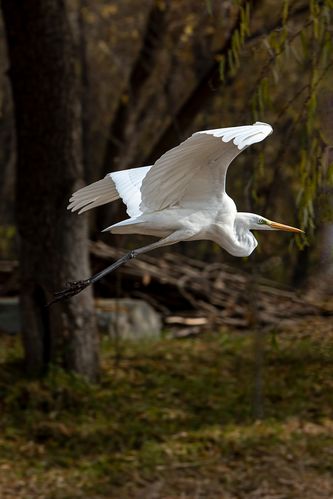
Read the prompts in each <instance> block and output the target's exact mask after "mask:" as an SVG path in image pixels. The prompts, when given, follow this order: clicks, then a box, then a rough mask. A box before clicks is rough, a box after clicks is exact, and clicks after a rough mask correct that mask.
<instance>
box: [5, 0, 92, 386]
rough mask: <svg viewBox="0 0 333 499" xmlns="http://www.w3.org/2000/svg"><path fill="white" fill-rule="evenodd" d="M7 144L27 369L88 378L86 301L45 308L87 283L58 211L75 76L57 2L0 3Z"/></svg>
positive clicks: (74, 116) (75, 161) (75, 124)
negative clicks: (13, 143)
mask: <svg viewBox="0 0 333 499" xmlns="http://www.w3.org/2000/svg"><path fill="white" fill-rule="evenodd" d="M1 5H2V10H3V16H4V22H5V28H6V34H7V41H8V54H9V61H10V70H9V74H10V80H11V85H12V94H13V101H14V109H15V122H16V139H17V188H16V220H17V229H18V233H19V238H20V251H19V255H20V256H19V257H20V268H21V310H22V327H23V329H22V334H23V343H24V348H25V356H26V361H27V366H28V369H29V371H30V372H36V373H40V372H42V371H43V370H45V368H47V366H48V365H49V363H50V362H53V363H59V364H60V365H63V366H65V367H66V368H67V369H71V370H74V371H76V372H78V373H81V374H83V375H85V376H87V377H88V378H89V379H92V380H94V379H96V377H97V374H98V350H97V348H98V344H97V336H96V328H95V318H94V314H93V303H92V296H91V294H90V293H89V292H88V293H85V294H83V295H82V296H80V297H78V298H77V299H75V300H72V301H68V302H66V303H62V304H58V305H57V306H54V307H52V308H50V309H48V308H45V304H46V303H47V302H48V301H49V299H50V298H51V296H52V292H53V291H54V290H56V289H58V288H60V287H61V286H62V285H63V282H64V281H66V280H67V279H73V280H74V279H77V278H80V277H82V275H87V274H89V265H88V253H87V224H86V220H85V219H84V218H81V219H79V220H75V223H74V220H73V219H72V217H71V216H69V215H68V213H67V212H66V204H67V199H68V197H69V196H70V194H71V193H72V192H73V191H75V190H76V189H77V188H78V187H79V186H80V185H82V174H83V169H82V161H81V160H82V158H81V129H80V124H81V119H80V102H79V95H80V88H79V73H78V71H77V69H76V68H75V54H74V44H73V37H72V33H71V29H70V25H69V22H68V12H67V10H66V4H65V2H64V1H63V0H38V1H36V2H33V3H27V2H22V1H14V2H13V1H11V0H8V1H7V0H3V1H2V2H1Z"/></svg>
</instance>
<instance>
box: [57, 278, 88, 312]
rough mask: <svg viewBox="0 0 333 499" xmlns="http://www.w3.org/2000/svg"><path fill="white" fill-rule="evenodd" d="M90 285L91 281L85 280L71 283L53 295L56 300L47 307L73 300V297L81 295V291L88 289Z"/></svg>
mask: <svg viewBox="0 0 333 499" xmlns="http://www.w3.org/2000/svg"><path fill="white" fill-rule="evenodd" d="M89 284H91V280H90V279H84V280H83V281H69V282H68V283H67V287H66V288H65V289H62V290H61V291H57V292H56V293H54V294H53V296H54V298H53V300H51V301H50V302H49V303H48V304H47V306H48V307H49V306H50V305H53V303H56V302H58V301H61V300H66V299H67V298H71V297H72V296H75V295H77V294H78V293H81V291H83V290H84V289H85V288H86V287H88V286H89Z"/></svg>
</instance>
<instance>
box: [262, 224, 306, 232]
mask: <svg viewBox="0 0 333 499" xmlns="http://www.w3.org/2000/svg"><path fill="white" fill-rule="evenodd" d="M269 225H270V227H272V229H276V230H284V231H286V232H298V233H300V232H304V230H301V229H296V227H291V226H290V225H284V224H279V223H277V222H269Z"/></svg>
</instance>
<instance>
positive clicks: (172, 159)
mask: <svg viewBox="0 0 333 499" xmlns="http://www.w3.org/2000/svg"><path fill="white" fill-rule="evenodd" d="M272 131H273V129H272V127H271V126H270V125H268V124H267V123H261V122H256V123H254V124H253V125H245V126H237V127H229V128H218V129H216V130H205V131H200V132H196V133H194V134H193V135H192V136H191V137H189V138H188V139H187V140H185V141H184V142H182V143H181V144H179V145H178V146H177V147H174V148H173V149H171V150H169V151H167V152H166V153H165V154H163V155H162V156H161V157H160V158H159V159H158V160H157V161H156V162H155V164H154V165H152V166H143V167H141V168H133V169H130V170H123V171H118V172H113V173H109V174H108V175H107V176H106V177H105V178H104V179H102V180H99V181H98V182H95V183H93V184H91V185H88V186H87V187H84V188H83V189H80V190H79V191H77V192H75V193H74V194H73V196H72V197H71V199H70V204H69V206H68V209H71V210H72V211H79V213H83V212H84V211H87V210H90V209H91V208H95V207H97V206H101V205H103V204H105V203H109V202H112V201H114V200H116V199H118V198H121V199H122V200H123V202H124V203H125V204H126V206H127V213H128V215H129V216H130V218H129V219H127V220H124V221H122V222H119V223H116V224H113V225H111V226H110V227H108V228H107V229H105V230H107V231H110V232H112V233H123V234H146V235H153V236H156V237H159V238H160V239H159V241H157V242H155V243H153V244H150V245H148V246H144V247H143V248H139V249H137V250H134V251H132V252H130V253H129V254H128V255H126V256H125V257H124V258H123V259H120V260H119V261H118V262H116V263H115V264H113V265H112V266H110V267H108V268H107V269H106V270H104V271H102V272H100V273H99V274H97V275H96V276H93V277H92V278H90V279H88V280H86V281H80V283H84V284H82V289H83V288H84V287H85V286H86V285H88V284H91V283H92V282H96V281H97V280H98V279H100V278H101V277H103V276H104V275H106V274H107V273H109V272H111V271H113V270H115V269H116V268H118V267H119V265H122V264H123V263H125V262H126V261H127V260H128V259H130V258H134V257H136V256H138V255H139V254H141V253H145V252H147V251H150V250H153V249H155V248H159V247H161V246H166V245H170V244H175V243H177V242H179V241H190V240H202V239H207V240H211V241H214V242H216V243H217V244H219V245H220V246H221V247H222V248H224V249H225V250H226V251H228V252H229V253H230V254H232V255H234V256H248V255H250V254H251V253H252V251H253V250H254V249H255V247H256V246H257V241H256V239H255V237H254V235H253V234H252V232H251V230H285V231H291V232H302V231H301V230H300V229H296V228H294V227H290V226H287V225H283V224H279V223H276V222H272V221H271V220H268V219H266V218H264V217H261V216H259V215H255V214H253V213H242V212H237V209H236V205H235V203H234V201H233V200H232V199H231V198H230V197H229V196H228V194H227V193H226V191H225V185H226V174H227V169H228V167H229V165H230V163H231V162H232V161H233V160H234V159H235V158H236V156H238V154H240V153H241V151H243V150H244V149H245V148H247V147H248V146H250V145H252V144H255V143H257V142H260V141H262V140H264V139H265V138H266V137H268V135H270V134H271V133H272ZM79 291H81V289H79V290H76V291H75V290H74V288H73V289H69V290H68V293H67V295H66V296H71V295H72V294H76V293H77V292H79Z"/></svg>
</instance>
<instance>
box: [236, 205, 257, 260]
mask: <svg viewBox="0 0 333 499" xmlns="http://www.w3.org/2000/svg"><path fill="white" fill-rule="evenodd" d="M234 237H235V240H236V241H237V246H238V247H239V252H240V253H241V254H240V255H239V256H249V255H251V253H252V252H253V251H254V250H255V248H256V247H257V245H258V241H257V240H256V238H255V237H254V235H253V234H252V232H251V221H250V218H249V217H248V214H247V213H242V212H239V213H237V214H236V217H235V222H234Z"/></svg>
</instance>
